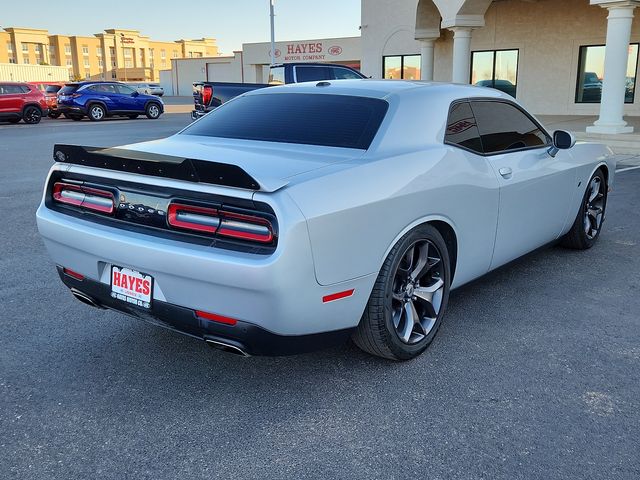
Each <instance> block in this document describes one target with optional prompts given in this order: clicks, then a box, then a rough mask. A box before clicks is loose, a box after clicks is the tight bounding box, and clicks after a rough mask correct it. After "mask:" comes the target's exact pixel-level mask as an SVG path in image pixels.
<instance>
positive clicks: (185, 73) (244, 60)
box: [160, 37, 362, 95]
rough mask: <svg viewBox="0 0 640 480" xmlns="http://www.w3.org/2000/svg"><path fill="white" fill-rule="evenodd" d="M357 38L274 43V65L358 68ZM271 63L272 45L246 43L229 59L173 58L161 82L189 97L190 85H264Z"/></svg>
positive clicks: (173, 92) (176, 92)
mask: <svg viewBox="0 0 640 480" xmlns="http://www.w3.org/2000/svg"><path fill="white" fill-rule="evenodd" d="M361 56H362V49H361V42H360V37H346V38H320V39H310V40H295V41H282V42H276V44H275V61H276V63H291V62H304V63H308V62H314V63H339V64H342V65H348V66H350V67H353V68H356V69H358V70H359V69H360V58H361ZM270 63H271V44H270V43H269V42H262V43H245V44H243V45H242V50H239V51H237V52H233V55H230V56H218V57H208V58H207V57H204V58H176V59H172V60H171V70H167V71H162V72H160V83H161V84H162V86H163V87H164V89H165V91H166V92H169V93H170V94H172V95H191V92H192V83H193V82H197V81H202V80H206V81H212V82H247V83H266V82H267V81H268V78H269V65H270Z"/></svg>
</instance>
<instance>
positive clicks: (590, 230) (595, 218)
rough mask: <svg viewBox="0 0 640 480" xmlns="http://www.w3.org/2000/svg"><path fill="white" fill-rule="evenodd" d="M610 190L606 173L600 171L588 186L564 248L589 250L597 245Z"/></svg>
mask: <svg viewBox="0 0 640 480" xmlns="http://www.w3.org/2000/svg"><path fill="white" fill-rule="evenodd" d="M608 190H609V187H608V185H607V182H606V180H605V178H604V173H603V172H602V170H598V171H597V172H596V173H594V174H593V176H592V177H591V179H590V180H589V183H588V184H587V189H586V191H585V192H584V197H583V198H582V203H581V204H580V210H579V211H578V215H577V216H576V219H575V221H574V222H573V226H572V227H571V230H569V233H567V234H566V235H565V236H564V238H563V239H562V242H561V243H562V245H563V246H565V247H567V248H573V249H575V250H587V249H589V248H591V247H593V246H594V245H595V243H596V241H597V240H598V238H599V237H600V232H601V231H602V223H603V222H604V217H605V210H606V208H607V192H608Z"/></svg>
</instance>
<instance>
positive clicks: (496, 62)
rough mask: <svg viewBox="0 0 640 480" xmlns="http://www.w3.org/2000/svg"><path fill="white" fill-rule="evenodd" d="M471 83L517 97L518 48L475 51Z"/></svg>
mask: <svg viewBox="0 0 640 480" xmlns="http://www.w3.org/2000/svg"><path fill="white" fill-rule="evenodd" d="M471 84H472V85H477V86H479V87H490V88H495V89H497V90H500V91H502V92H504V93H507V94H509V95H511V96H512V97H514V98H515V97H516V88H517V84H518V50H495V51H494V50H491V51H486V52H473V53H472V56H471Z"/></svg>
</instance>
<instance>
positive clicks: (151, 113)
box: [145, 102, 161, 120]
mask: <svg viewBox="0 0 640 480" xmlns="http://www.w3.org/2000/svg"><path fill="white" fill-rule="evenodd" d="M160 113H161V111H160V105H158V104H157V103H156V102H151V103H149V105H147V108H146V110H145V115H146V116H147V118H150V119H151V120H156V119H158V118H159V117H160Z"/></svg>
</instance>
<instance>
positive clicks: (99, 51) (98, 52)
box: [96, 47, 102, 57]
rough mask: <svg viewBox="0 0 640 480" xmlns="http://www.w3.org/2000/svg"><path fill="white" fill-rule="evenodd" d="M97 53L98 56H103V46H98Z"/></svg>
mask: <svg viewBox="0 0 640 480" xmlns="http://www.w3.org/2000/svg"><path fill="white" fill-rule="evenodd" d="M96 55H97V56H98V57H101V56H102V47H98V48H96Z"/></svg>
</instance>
